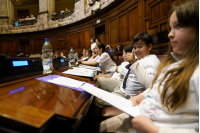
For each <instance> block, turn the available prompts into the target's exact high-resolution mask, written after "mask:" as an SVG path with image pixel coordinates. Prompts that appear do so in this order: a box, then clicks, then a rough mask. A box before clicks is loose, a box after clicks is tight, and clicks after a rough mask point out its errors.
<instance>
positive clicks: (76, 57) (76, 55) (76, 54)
mask: <svg viewBox="0 0 200 133" xmlns="http://www.w3.org/2000/svg"><path fill="white" fill-rule="evenodd" d="M74 57H75V59H76V60H79V55H78V52H77V51H76V53H75V55H74Z"/></svg>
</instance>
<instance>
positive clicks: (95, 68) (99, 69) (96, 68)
mask: <svg viewBox="0 0 200 133" xmlns="http://www.w3.org/2000/svg"><path fill="white" fill-rule="evenodd" d="M78 67H83V68H88V69H92V70H97V71H101V68H100V67H92V66H86V65H81V64H80V65H79V66H78Z"/></svg>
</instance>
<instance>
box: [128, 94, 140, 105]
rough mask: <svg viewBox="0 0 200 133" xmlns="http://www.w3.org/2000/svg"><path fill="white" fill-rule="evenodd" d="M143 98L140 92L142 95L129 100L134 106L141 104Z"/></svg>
mask: <svg viewBox="0 0 200 133" xmlns="http://www.w3.org/2000/svg"><path fill="white" fill-rule="evenodd" d="M143 99H144V96H143V95H141V94H140V95H137V96H134V97H131V98H130V99H129V100H130V101H132V105H133V106H136V105H139V104H140V103H141V101H142V100H143Z"/></svg>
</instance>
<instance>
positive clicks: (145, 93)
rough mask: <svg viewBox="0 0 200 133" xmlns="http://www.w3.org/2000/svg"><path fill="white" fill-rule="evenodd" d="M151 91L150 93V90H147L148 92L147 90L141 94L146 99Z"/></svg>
mask: <svg viewBox="0 0 200 133" xmlns="http://www.w3.org/2000/svg"><path fill="white" fill-rule="evenodd" d="M149 91H150V88H148V89H146V90H145V91H144V92H142V93H141V94H142V95H143V96H144V97H146V96H147V94H148V93H149Z"/></svg>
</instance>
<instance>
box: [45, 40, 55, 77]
mask: <svg viewBox="0 0 200 133" xmlns="http://www.w3.org/2000/svg"><path fill="white" fill-rule="evenodd" d="M52 62H53V60H52V47H51V44H50V43H49V38H45V43H44V45H43V46H42V64H43V74H47V73H51V72H52V71H53V66H52Z"/></svg>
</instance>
